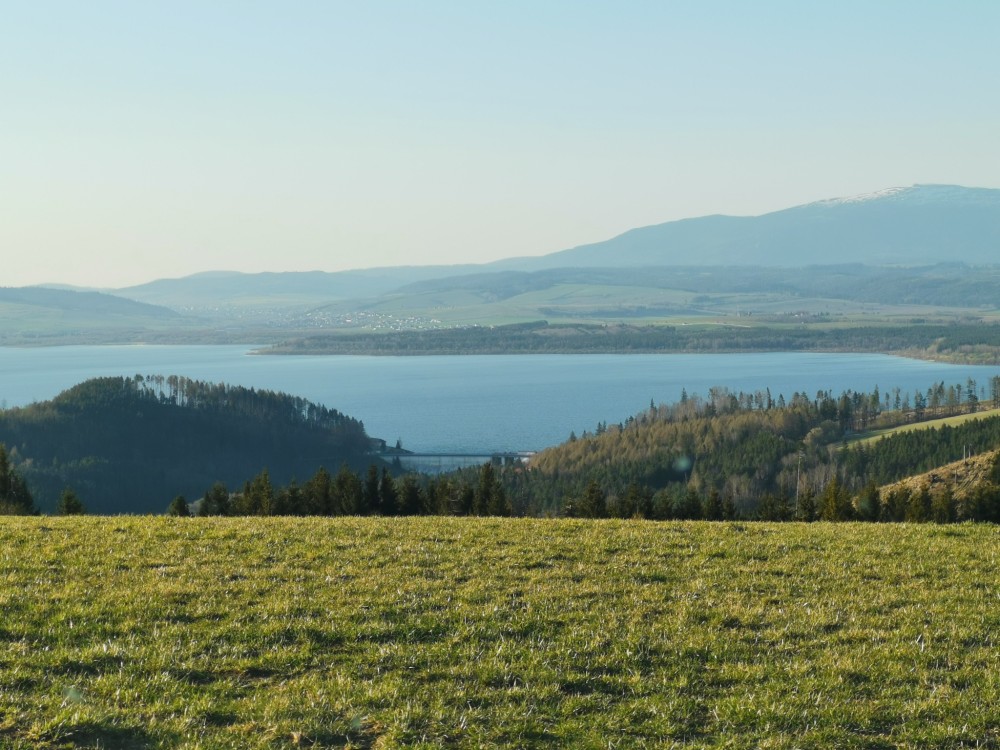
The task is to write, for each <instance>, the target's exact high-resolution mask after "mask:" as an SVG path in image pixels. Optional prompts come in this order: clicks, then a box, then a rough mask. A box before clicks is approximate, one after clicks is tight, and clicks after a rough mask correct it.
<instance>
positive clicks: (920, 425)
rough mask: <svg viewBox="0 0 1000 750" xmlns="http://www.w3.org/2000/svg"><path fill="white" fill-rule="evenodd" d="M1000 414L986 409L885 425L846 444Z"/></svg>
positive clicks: (853, 438)
mask: <svg viewBox="0 0 1000 750" xmlns="http://www.w3.org/2000/svg"><path fill="white" fill-rule="evenodd" d="M997 415H1000V409H987V410H985V411H977V412H974V413H972V414H959V415H957V416H954V417H942V418H941V419H928V420H926V421H924V422H913V423H911V424H904V425H900V426H899V427H887V428H885V429H884V430H870V431H868V432H865V433H862V434H860V435H856V436H854V437H852V438H851V439H850V440H848V441H847V442H848V444H849V445H851V444H854V443H872V442H875V441H876V440H879V439H880V438H884V437H888V436H889V435H894V434H896V433H897V432H912V431H914V430H933V429H937V428H939V427H944V426H945V425H947V426H949V427H955V426H956V425H960V424H962V423H964V422H968V421H970V420H972V419H988V418H990V417H995V416H997Z"/></svg>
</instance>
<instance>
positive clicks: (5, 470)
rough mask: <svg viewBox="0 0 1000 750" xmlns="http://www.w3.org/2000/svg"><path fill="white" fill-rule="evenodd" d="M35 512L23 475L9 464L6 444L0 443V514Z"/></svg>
mask: <svg viewBox="0 0 1000 750" xmlns="http://www.w3.org/2000/svg"><path fill="white" fill-rule="evenodd" d="M35 512H37V511H36V508H35V500H34V498H33V497H32V496H31V491H30V490H29V489H28V485H27V483H26V482H25V481H24V477H22V476H21V473H20V472H19V471H17V470H16V469H15V468H14V467H13V466H11V457H10V456H9V455H8V454H7V446H6V445H4V444H3V443H0V515H19V516H20V515H31V514H33V513H35Z"/></svg>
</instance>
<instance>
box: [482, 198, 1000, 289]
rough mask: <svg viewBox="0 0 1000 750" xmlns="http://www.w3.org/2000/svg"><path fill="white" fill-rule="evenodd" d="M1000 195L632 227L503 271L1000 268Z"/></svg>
mask: <svg viewBox="0 0 1000 750" xmlns="http://www.w3.org/2000/svg"><path fill="white" fill-rule="evenodd" d="M998 247H1000V190H995V189H989V188H966V187H961V186H958V185H914V186H912V187H907V188H891V189H889V190H882V191H879V192H877V193H871V194H868V195H861V196H853V197H849V198H838V199H832V200H825V201H819V202H817V203H810V204H806V205H803V206H796V207H793V208H788V209H784V210H781V211H775V212H773V213H769V214H764V215H762V216H746V217H743V216H704V217H700V218H693V219H683V220H681V221H673V222H668V223H665V224H658V225H654V226H649V227H641V228H638V229H633V230H630V231H628V232H625V233H624V234H621V235H618V236H617V237H613V238H611V239H609V240H606V241H603V242H597V243H593V244H588V245H581V246H579V247H575V248H571V249H569V250H563V251H561V252H557V253H552V254H550V255H545V256H542V257H540V258H513V259H510V260H506V261H501V262H499V263H496V264H493V265H494V267H496V268H498V269H516V270H540V269H543V268H556V267H566V266H575V267H579V266H616V267H620V266H686V265H767V266H806V265H812V264H824V263H831V262H837V263H868V264H877V265H892V264H904V265H919V264H928V263H947V262H952V261H955V260H961V261H964V262H966V263H994V262H996V258H997V248H998Z"/></svg>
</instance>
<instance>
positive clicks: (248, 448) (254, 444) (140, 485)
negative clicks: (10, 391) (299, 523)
mask: <svg viewBox="0 0 1000 750" xmlns="http://www.w3.org/2000/svg"><path fill="white" fill-rule="evenodd" d="M0 443H3V444H6V447H7V453H8V455H9V460H10V463H11V466H12V467H14V468H16V470H17V472H18V473H19V475H20V476H22V477H23V478H24V480H25V482H26V483H27V485H28V487H29V488H30V489H31V492H32V494H33V495H34V498H35V500H36V503H37V505H38V506H39V507H40V509H41V510H43V511H51V510H52V509H54V507H55V503H56V500H57V498H58V497H59V495H60V493H61V492H62V491H63V489H64V488H66V487H71V488H72V489H73V490H74V491H75V492H76V493H77V494H78V495H79V496H80V497H81V498H82V500H83V501H84V502H85V504H86V506H87V508H88V509H89V510H91V511H92V512H101V513H125V512H128V513H149V512H154V513H160V512H163V511H164V510H165V509H166V507H167V505H168V504H169V503H170V501H171V499H172V498H173V497H174V496H175V495H177V494H186V495H188V496H190V497H200V496H201V495H202V493H204V492H205V491H206V490H207V489H208V488H209V487H210V486H211V485H212V484H213V483H215V482H216V481H222V482H227V483H230V484H236V483H238V482H242V481H244V480H245V479H246V478H247V477H250V476H254V475H256V474H257V473H258V472H260V471H261V469H262V468H265V467H266V468H268V469H269V471H270V474H271V476H273V477H274V478H275V481H279V482H289V481H291V480H292V479H293V478H295V477H297V476H298V477H307V476H311V475H312V474H313V473H314V472H315V471H316V470H317V468H318V467H320V466H330V467H339V466H340V465H341V464H342V463H347V464H349V465H351V466H354V467H356V468H361V467H362V466H367V465H368V462H369V460H370V458H369V457H368V456H367V453H368V449H369V440H368V438H367V436H366V434H365V430H364V426H363V424H362V423H361V422H359V421H358V420H356V419H353V418H351V417H348V416H345V415H343V414H341V413H340V412H338V411H336V410H334V409H329V408H327V407H325V406H320V405H317V404H313V403H310V402H308V401H306V400H305V399H301V398H296V397H293V396H289V395H286V394H282V393H274V392H271V391H259V390H254V389H247V388H242V387H236V386H228V385H224V384H210V383H204V382H199V381H194V380H189V379H187V378H183V377H177V376H170V377H163V376H150V377H143V376H140V375H136V376H135V377H134V378H122V377H118V378H98V379H94V380H89V381H87V382H85V383H82V384H80V385H78V386H75V387H74V388H71V389H69V390H67V391H65V392H64V393H62V394H60V395H59V396H57V397H56V398H55V399H53V400H51V401H46V402H42V403H38V404H33V405H31V406H28V407H24V408H16V409H7V410H4V411H0Z"/></svg>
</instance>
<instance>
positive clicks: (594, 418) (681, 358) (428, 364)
mask: <svg viewBox="0 0 1000 750" xmlns="http://www.w3.org/2000/svg"><path fill="white" fill-rule="evenodd" d="M251 351H252V349H251V348H249V347H246V346H69V347H51V348H37V349H15V348H0V403H2V404H4V405H6V406H23V405H26V404H29V403H31V402H33V401H42V400H47V399H50V398H52V397H53V396H55V395H57V394H58V393H59V392H60V391H62V390H64V389H66V388H68V387H70V386H72V385H75V384H76V383H79V382H82V381H83V380H86V379H88V378H92V377H97V376H102V375H124V376H129V377H131V376H132V375H135V374H142V375H151V374H161V375H183V376H185V377H189V378H193V379H196V380H205V381H211V382H225V383H229V384H231V385H242V386H246V387H254V388H258V389H260V388H264V389H270V390H276V391H285V392H287V393H291V394H293V395H296V396H302V397H304V398H307V399H309V400H310V401H314V402H317V403H322V404H324V405H326V406H328V407H331V408H334V409H338V410H339V411H341V412H344V413H345V414H348V415H350V416H352V417H355V418H357V419H361V420H362V421H363V422H364V424H365V427H366V429H367V431H368V433H369V434H370V435H372V436H374V437H380V438H383V439H385V440H387V441H389V443H390V444H392V443H394V442H395V441H396V440H397V439H399V440H401V441H402V443H403V447H405V448H408V449H410V450H415V451H435V452H479V451H484V452H490V451H507V450H511V451H513V450H538V449H540V448H544V447H546V446H550V445H554V444H556V443H560V442H562V441H564V440H565V439H566V438H567V437H568V436H569V434H570V432H576V433H577V434H580V433H582V432H583V431H584V430H591V431H592V430H593V429H594V428H595V427H596V425H597V423H598V422H608V423H611V424H614V423H618V422H621V421H624V420H625V419H626V418H627V417H629V416H630V415H633V414H636V413H638V412H639V411H641V410H643V409H645V408H647V407H648V406H649V403H650V400H653V401H655V402H657V403H661V402H662V403H670V402H674V401H677V400H678V399H679V398H680V395H681V390H682V389H686V390H687V392H688V393H689V394H695V393H699V394H702V395H706V394H707V393H708V389H709V388H710V387H712V386H724V387H727V388H729V389H730V390H731V391H733V392H737V391H740V390H743V391H747V392H752V391H755V390H758V389H760V390H763V389H764V388H768V387H769V388H770V389H771V393H772V395H773V396H774V398H777V397H778V394H784V396H785V397H786V399H787V398H789V397H790V396H791V394H792V393H793V392H795V391H799V392H805V393H808V394H810V396H814V395H815V393H816V392H817V391H819V390H830V391H833V392H834V394H835V395H837V394H839V393H840V392H841V391H843V390H847V389H851V390H862V391H870V390H871V389H873V388H874V387H875V386H876V385H877V386H878V387H879V388H880V389H881V391H882V392H883V393H885V392H886V391H887V390H891V389H892V388H893V387H900V388H902V389H903V390H904V391H906V392H909V393H911V394H912V393H913V391H914V390H917V389H919V390H921V391H926V389H927V387H928V386H930V385H932V384H933V383H936V382H939V381H942V380H943V381H944V382H945V383H946V384H949V385H950V384H956V385H957V384H962V385H963V386H964V385H965V382H966V380H967V379H968V378H970V377H971V378H974V379H975V380H976V381H977V383H978V384H979V386H980V387H982V386H986V387H987V389H988V385H989V379H990V378H991V377H993V376H994V375H997V374H1000V368H997V367H984V366H965V365H948V364H940V363H936V362H923V361H919V360H911V359H902V358H899V357H890V356H886V355H880V354H817V353H754V354H631V355H616V354H572V355H564V354H539V355H482V356H480V355H472V356H449V357H345V356H259V355H253V354H251V353H250V352H251Z"/></svg>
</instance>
